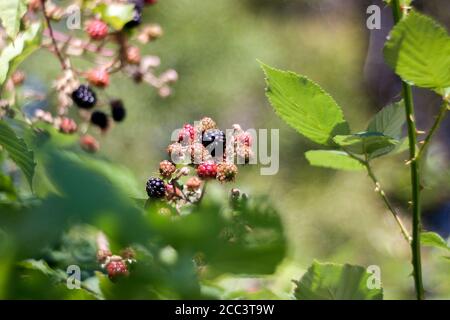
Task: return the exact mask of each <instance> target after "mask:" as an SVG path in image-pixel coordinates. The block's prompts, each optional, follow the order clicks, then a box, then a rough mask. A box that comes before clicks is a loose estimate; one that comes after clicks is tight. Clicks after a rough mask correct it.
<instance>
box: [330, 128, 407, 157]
mask: <svg viewBox="0 0 450 320" xmlns="http://www.w3.org/2000/svg"><path fill="white" fill-rule="evenodd" d="M333 140H334V142H336V143H337V144H338V145H339V146H341V147H343V148H344V149H345V150H346V151H348V152H352V153H356V154H363V155H367V156H368V157H369V158H371V159H373V158H376V157H379V156H382V155H385V154H387V153H389V152H391V151H393V150H394V149H395V147H396V146H397V145H398V143H399V141H398V140H395V139H393V138H391V137H388V136H385V135H384V134H382V133H380V132H361V133H356V134H352V135H346V136H336V137H334V138H333Z"/></svg>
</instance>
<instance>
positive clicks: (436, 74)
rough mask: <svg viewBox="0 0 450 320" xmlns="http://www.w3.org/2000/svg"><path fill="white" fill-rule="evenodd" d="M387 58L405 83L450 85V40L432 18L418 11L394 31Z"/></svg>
mask: <svg viewBox="0 0 450 320" xmlns="http://www.w3.org/2000/svg"><path fill="white" fill-rule="evenodd" d="M384 57H385V60H386V62H387V63H388V64H389V66H391V68H392V69H394V70H395V72H396V73H397V74H398V75H399V76H400V77H401V78H402V79H403V80H405V81H407V82H409V83H410V84H412V85H416V86H419V87H424V88H432V89H436V88H441V89H442V88H446V87H449V86H450V37H449V36H448V34H447V31H446V30H445V28H444V27H442V26H441V25H439V24H438V23H437V22H436V21H434V20H433V19H432V18H430V17H427V16H425V15H422V14H420V13H417V12H415V11H413V12H411V13H410V14H408V16H407V17H406V18H405V19H403V20H402V21H400V22H399V23H398V24H397V25H396V26H395V27H394V29H393V30H392V31H391V34H390V36H389V40H388V41H387V42H386V45H385V48H384Z"/></svg>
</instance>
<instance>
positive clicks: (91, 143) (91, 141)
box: [80, 134, 100, 152]
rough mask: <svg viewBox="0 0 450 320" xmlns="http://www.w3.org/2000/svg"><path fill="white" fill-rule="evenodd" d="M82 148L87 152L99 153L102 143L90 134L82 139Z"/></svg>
mask: <svg viewBox="0 0 450 320" xmlns="http://www.w3.org/2000/svg"><path fill="white" fill-rule="evenodd" d="M80 146H81V148H83V150H85V151H87V152H97V151H98V149H100V143H99V142H98V141H97V140H96V139H95V138H94V137H93V136H91V135H88V134H87V135H84V136H82V137H81V138H80Z"/></svg>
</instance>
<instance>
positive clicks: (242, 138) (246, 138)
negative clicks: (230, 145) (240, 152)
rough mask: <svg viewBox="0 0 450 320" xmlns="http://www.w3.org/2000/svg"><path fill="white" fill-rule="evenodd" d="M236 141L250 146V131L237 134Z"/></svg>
mask: <svg viewBox="0 0 450 320" xmlns="http://www.w3.org/2000/svg"><path fill="white" fill-rule="evenodd" d="M235 142H236V143H237V144H238V146H239V145H244V146H246V147H250V146H251V145H252V142H253V141H252V135H251V134H250V133H248V132H242V133H239V134H238V135H236V137H235Z"/></svg>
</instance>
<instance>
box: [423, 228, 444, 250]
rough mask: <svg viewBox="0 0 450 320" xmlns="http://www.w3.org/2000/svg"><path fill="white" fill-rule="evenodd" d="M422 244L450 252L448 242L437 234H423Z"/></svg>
mask: <svg viewBox="0 0 450 320" xmlns="http://www.w3.org/2000/svg"><path fill="white" fill-rule="evenodd" d="M420 242H421V243H422V245H423V246H426V247H435V248H440V249H445V250H448V251H450V246H449V245H448V243H447V241H445V240H444V239H443V238H442V237H441V236H440V235H438V234H437V233H435V232H422V234H421V236H420Z"/></svg>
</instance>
